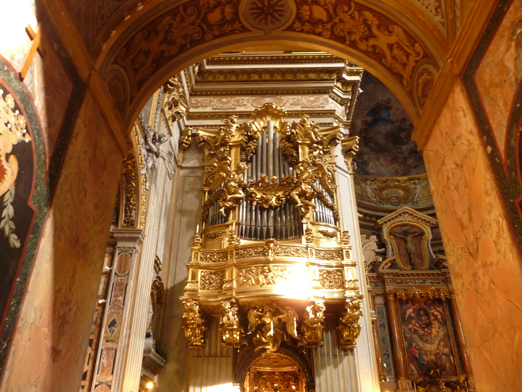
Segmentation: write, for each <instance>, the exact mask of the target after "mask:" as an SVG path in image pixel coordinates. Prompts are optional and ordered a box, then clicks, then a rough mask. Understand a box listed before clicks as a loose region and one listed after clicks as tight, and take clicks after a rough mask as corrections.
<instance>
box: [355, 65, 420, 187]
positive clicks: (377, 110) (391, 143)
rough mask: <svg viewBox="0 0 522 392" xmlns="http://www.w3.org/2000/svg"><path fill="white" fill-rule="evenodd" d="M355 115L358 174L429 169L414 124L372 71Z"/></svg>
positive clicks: (404, 173) (365, 77)
mask: <svg viewBox="0 0 522 392" xmlns="http://www.w3.org/2000/svg"><path fill="white" fill-rule="evenodd" d="M361 90H362V92H361V93H360V94H359V96H358V97H357V105H355V110H354V114H353V118H352V125H351V128H350V136H359V152H358V153H357V154H356V156H355V158H354V162H355V163H356V164H357V169H356V173H358V174H364V175H368V176H376V177H401V176H410V175H414V174H423V173H425V172H426V168H425V167H424V160H423V158H422V154H421V153H420V152H419V151H418V149H417V145H416V143H415V142H414V141H412V140H411V135H412V134H413V130H414V128H413V124H412V123H411V120H410V118H409V116H408V114H407V113H406V110H405V109H404V107H403V106H402V105H401V103H400V102H399V100H398V99H397V98H396V97H395V95H394V94H393V93H392V92H391V91H390V90H389V89H388V88H387V87H386V86H385V85H384V84H383V83H381V82H380V81H379V79H377V78H376V77H375V76H373V75H371V74H370V73H368V72H364V75H363V78H362V81H361Z"/></svg>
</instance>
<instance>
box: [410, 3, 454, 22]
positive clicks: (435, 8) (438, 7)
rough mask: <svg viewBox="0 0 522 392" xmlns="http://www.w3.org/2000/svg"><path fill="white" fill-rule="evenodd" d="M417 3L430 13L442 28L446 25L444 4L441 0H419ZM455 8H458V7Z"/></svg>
mask: <svg viewBox="0 0 522 392" xmlns="http://www.w3.org/2000/svg"><path fill="white" fill-rule="evenodd" d="M417 3H419V4H420V5H421V6H422V7H423V8H424V9H425V10H426V11H428V12H429V14H430V15H431V16H432V17H433V18H434V19H435V20H436V21H437V22H439V23H440V24H441V25H442V26H445V25H446V18H445V15H444V11H445V9H444V8H443V7H444V6H443V2H441V1H440V0H417ZM455 8H458V6H457V7H455Z"/></svg>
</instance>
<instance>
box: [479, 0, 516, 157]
mask: <svg viewBox="0 0 522 392" xmlns="http://www.w3.org/2000/svg"><path fill="white" fill-rule="evenodd" d="M520 15H522V1H520V0H515V1H513V2H512V3H511V5H510V6H509V8H508V11H507V12H506V14H505V15H504V19H503V20H502V22H501V24H500V26H499V27H498V30H497V31H496V34H495V36H494V38H493V40H492V41H491V43H490V45H489V47H488V49H487V50H486V53H485V54H484V57H483V58H482V62H481V64H480V65H479V67H478V69H477V71H476V73H475V83H476V85H477V89H478V92H479V95H480V99H481V101H482V105H483V107H484V110H485V111H486V113H487V116H488V120H489V123H490V126H491V130H492V132H493V135H494V136H495V139H496V142H497V148H498V150H499V152H500V155H501V157H502V159H503V160H505V159H506V133H507V125H508V121H509V111H510V108H511V107H512V103H513V98H514V96H515V93H516V92H517V89H518V85H519V83H520V80H521V79H522V50H521V49H520V48H521V47H522V20H521V18H520Z"/></svg>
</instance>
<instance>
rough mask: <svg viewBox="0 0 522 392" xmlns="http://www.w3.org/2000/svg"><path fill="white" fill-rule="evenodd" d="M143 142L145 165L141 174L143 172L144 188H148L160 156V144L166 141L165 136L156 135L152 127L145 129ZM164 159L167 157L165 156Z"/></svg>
mask: <svg viewBox="0 0 522 392" xmlns="http://www.w3.org/2000/svg"><path fill="white" fill-rule="evenodd" d="M144 136H145V137H144V144H143V160H144V163H145V167H144V168H143V169H142V171H141V174H145V189H147V190H149V188H150V180H151V178H152V172H153V171H154V170H155V169H156V166H157V162H158V159H159V158H160V157H161V156H162V151H161V145H162V144H163V143H165V142H166V141H167V136H165V135H158V134H157V133H156V131H155V130H154V128H150V127H149V128H148V129H147V130H146V131H145V135H144ZM165 159H167V158H166V157H165Z"/></svg>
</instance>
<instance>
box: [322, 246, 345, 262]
mask: <svg viewBox="0 0 522 392" xmlns="http://www.w3.org/2000/svg"><path fill="white" fill-rule="evenodd" d="M315 258H316V259H317V260H326V261H343V252H342V251H341V250H320V249H316V251H315Z"/></svg>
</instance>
